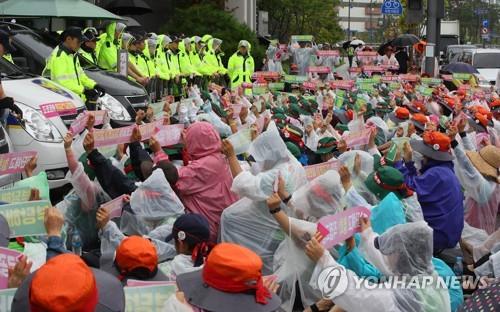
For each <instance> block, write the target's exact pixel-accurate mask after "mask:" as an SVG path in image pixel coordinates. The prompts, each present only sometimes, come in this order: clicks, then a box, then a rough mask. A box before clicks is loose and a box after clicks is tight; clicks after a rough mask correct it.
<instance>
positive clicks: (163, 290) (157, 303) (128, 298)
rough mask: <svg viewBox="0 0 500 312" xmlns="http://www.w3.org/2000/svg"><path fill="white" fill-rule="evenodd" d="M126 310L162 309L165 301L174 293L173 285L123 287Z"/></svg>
mask: <svg viewBox="0 0 500 312" xmlns="http://www.w3.org/2000/svg"><path fill="white" fill-rule="evenodd" d="M123 290H124V292H125V311H126V312H149V311H162V308H163V305H164V304H165V301H167V300H168V298H170V296H172V295H175V291H176V286H175V285H154V286H139V287H124V288H123Z"/></svg>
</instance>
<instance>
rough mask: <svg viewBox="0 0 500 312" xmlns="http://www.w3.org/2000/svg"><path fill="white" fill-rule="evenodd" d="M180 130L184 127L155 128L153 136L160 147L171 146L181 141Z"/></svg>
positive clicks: (178, 125) (166, 126)
mask: <svg viewBox="0 0 500 312" xmlns="http://www.w3.org/2000/svg"><path fill="white" fill-rule="evenodd" d="M182 130H184V125H180V124H177V125H165V126H161V127H159V128H157V129H156V134H155V135H154V136H155V138H156V140H158V142H159V143H160V145H161V146H171V145H175V144H177V143H179V142H180V141H181V136H182Z"/></svg>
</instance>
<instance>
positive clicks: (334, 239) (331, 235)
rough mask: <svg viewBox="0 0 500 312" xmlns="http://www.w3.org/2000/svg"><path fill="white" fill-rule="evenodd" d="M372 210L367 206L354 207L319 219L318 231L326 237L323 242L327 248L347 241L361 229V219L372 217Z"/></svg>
mask: <svg viewBox="0 0 500 312" xmlns="http://www.w3.org/2000/svg"><path fill="white" fill-rule="evenodd" d="M370 214H371V212H370V210H369V209H368V208H365V207H354V208H349V209H347V210H344V211H342V212H339V213H337V214H335V215H333V216H325V217H323V218H321V219H319V222H318V232H320V233H321V235H323V237H324V239H323V241H321V244H322V245H323V246H324V247H325V248H326V249H331V248H332V247H333V246H335V245H337V244H339V243H341V242H343V241H345V240H346V239H348V238H349V237H351V236H353V235H354V234H355V233H358V232H360V231H361V226H360V224H359V219H360V218H362V217H370Z"/></svg>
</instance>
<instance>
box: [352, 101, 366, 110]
mask: <svg viewBox="0 0 500 312" xmlns="http://www.w3.org/2000/svg"><path fill="white" fill-rule="evenodd" d="M366 103H367V102H366V100H365V99H363V98H358V99H356V103H354V111H356V112H359V111H360V110H361V108H362V107H363V106H366Z"/></svg>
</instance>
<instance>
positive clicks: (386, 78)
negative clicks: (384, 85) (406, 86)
mask: <svg viewBox="0 0 500 312" xmlns="http://www.w3.org/2000/svg"><path fill="white" fill-rule="evenodd" d="M394 81H399V76H382V82H394Z"/></svg>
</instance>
